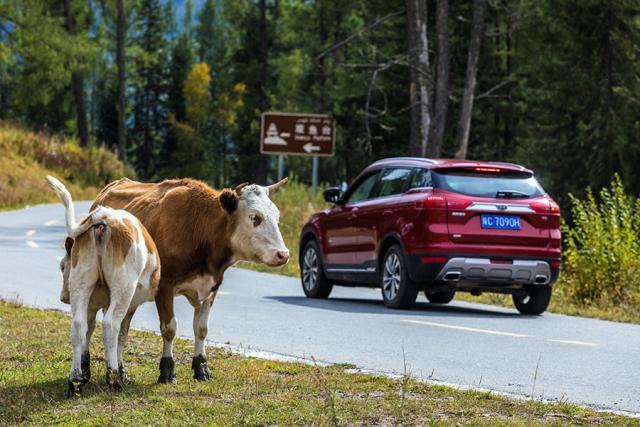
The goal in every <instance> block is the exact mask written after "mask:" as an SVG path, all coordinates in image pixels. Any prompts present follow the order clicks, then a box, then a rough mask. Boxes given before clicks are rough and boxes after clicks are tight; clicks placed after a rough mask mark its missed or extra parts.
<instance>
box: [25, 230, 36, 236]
mask: <svg viewBox="0 0 640 427" xmlns="http://www.w3.org/2000/svg"><path fill="white" fill-rule="evenodd" d="M24 234H25V236H33V235H34V234H36V230H33V229H31V230H29V231H27V232H26V233H24Z"/></svg>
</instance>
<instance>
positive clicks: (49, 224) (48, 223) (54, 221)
mask: <svg viewBox="0 0 640 427" xmlns="http://www.w3.org/2000/svg"><path fill="white" fill-rule="evenodd" d="M56 222H58V220H57V219H51V220H49V221H47V222H45V223H44V225H45V226H46V227H51V226H52V225H53V224H55V223H56Z"/></svg>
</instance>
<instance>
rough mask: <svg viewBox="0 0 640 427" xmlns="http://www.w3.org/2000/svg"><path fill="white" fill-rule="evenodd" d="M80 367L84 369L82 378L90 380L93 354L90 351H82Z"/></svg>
mask: <svg viewBox="0 0 640 427" xmlns="http://www.w3.org/2000/svg"><path fill="white" fill-rule="evenodd" d="M80 368H81V369H82V380H83V381H84V382H89V380H90V379H91V356H90V355H89V352H88V351H87V352H84V353H82V358H81V359H80Z"/></svg>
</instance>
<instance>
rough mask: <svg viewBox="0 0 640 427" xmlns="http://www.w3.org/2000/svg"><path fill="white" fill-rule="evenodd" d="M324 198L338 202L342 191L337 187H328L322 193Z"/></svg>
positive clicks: (331, 201)
mask: <svg viewBox="0 0 640 427" xmlns="http://www.w3.org/2000/svg"><path fill="white" fill-rule="evenodd" d="M322 195H323V196H324V200H325V201H327V202H330V203H340V196H342V192H341V191H340V189H339V188H338V187H329V188H327V189H326V190H324V192H323V193H322Z"/></svg>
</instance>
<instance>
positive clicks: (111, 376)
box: [107, 368, 123, 391]
mask: <svg viewBox="0 0 640 427" xmlns="http://www.w3.org/2000/svg"><path fill="white" fill-rule="evenodd" d="M107 385H108V386H109V389H110V390H112V391H122V385H123V384H122V377H121V376H120V372H119V370H118V369H111V368H107Z"/></svg>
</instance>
